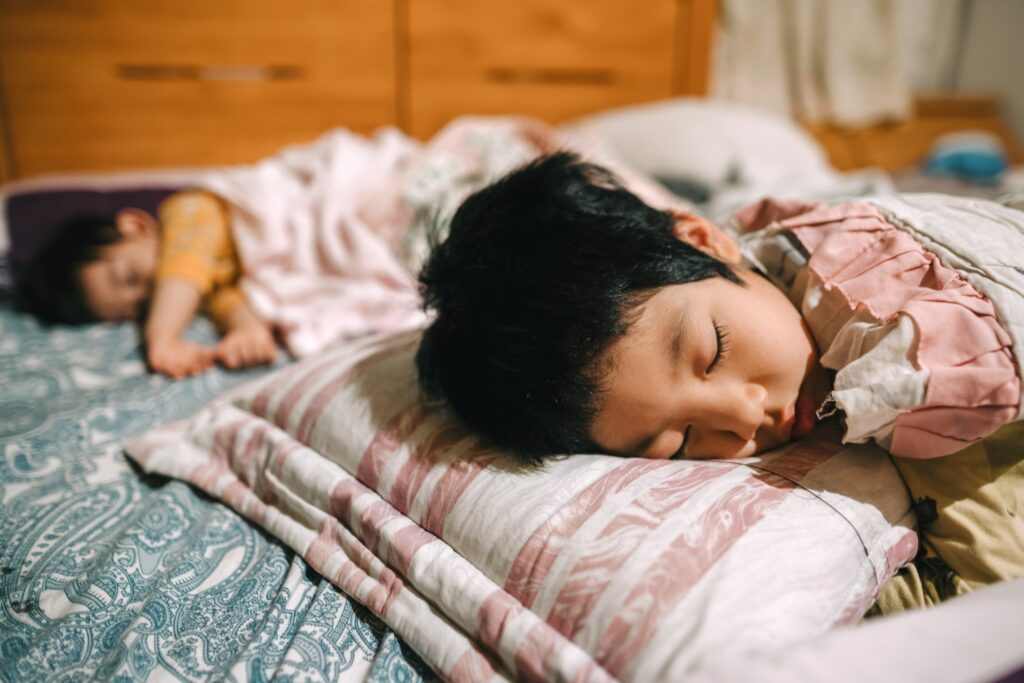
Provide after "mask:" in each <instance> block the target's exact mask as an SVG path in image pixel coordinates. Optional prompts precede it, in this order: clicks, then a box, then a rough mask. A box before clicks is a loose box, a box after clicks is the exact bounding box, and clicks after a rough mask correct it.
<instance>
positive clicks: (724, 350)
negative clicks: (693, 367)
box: [706, 320, 730, 374]
mask: <svg viewBox="0 0 1024 683" xmlns="http://www.w3.org/2000/svg"><path fill="white" fill-rule="evenodd" d="M711 324H712V325H714V326H715V356H714V358H712V359H711V364H710V365H708V369H707V370H706V372H707V373H708V374H710V373H711V371H713V370H714V369H715V368H716V367H718V366H719V365H721V363H722V361H723V360H725V357H726V356H727V355H728V353H729V346H730V342H729V331H728V330H727V329H725V326H723V325H721V324H719V323H718V321H717V320H713V321H712V323H711Z"/></svg>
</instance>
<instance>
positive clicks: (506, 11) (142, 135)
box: [0, 0, 716, 180]
mask: <svg viewBox="0 0 1024 683" xmlns="http://www.w3.org/2000/svg"><path fill="white" fill-rule="evenodd" d="M715 5H716V2H715V0H635V1H634V2H625V0H562V1H561V2H558V3H552V2H550V1H549V0H513V1H510V2H501V3H497V2H494V3H492V2H480V1H479V0H292V1H291V2H288V3H284V2H252V1H251V0H217V1H216V2H209V1H208V0H138V1H133V2H124V1H123V0H47V2H39V1H38V0H4V2H3V3H0V155H2V158H0V180H4V179H11V178H15V177H26V176H31V175H36V174H40V173H47V172H57V171H79V170H89V171H91V170H106V169H124V168H140V167H163V166H206V165H212V164H227V163H240V162H246V161H253V160H255V159H258V158H260V157H261V156H264V155H266V154H269V153H271V152H273V151H274V150H276V149H278V148H280V147H281V146H283V145H286V144H289V143H294V142H301V141H306V140H310V139H312V138H314V137H316V136H317V135H319V134H320V133H322V132H323V131H324V130H327V129H328V128H331V127H334V126H345V127H348V128H351V129H353V130H355V131H358V132H361V133H368V132H370V131H372V130H373V129H375V128H377V127H380V126H384V125H394V126H399V127H401V128H402V129H404V130H406V131H407V132H409V133H411V134H413V135H415V136H417V137H421V138H425V137H427V136H429V135H431V134H433V133H434V132H436V131H437V130H438V129H439V128H440V127H442V126H443V125H444V124H445V123H446V122H447V121H448V120H450V119H451V118H452V117H453V116H457V115H459V114H466V113H479V114H499V113H501V114H504V113H522V114H529V115H533V116H537V117H539V118H542V119H544V120H547V121H551V122H557V121H562V120H565V119H568V118H572V117H575V116H578V115H581V114H585V113H589V112H592V111H597V110H600V109H606V108H609V107H613V106H619V105H624V104H630V103H635V102H644V101H650V100H656V99H662V98H665V97H670V96H672V95H679V94H704V93H705V92H706V89H707V81H708V73H709V64H710V52H711V38H712V35H713V27H714V22H715V16H714V8H715Z"/></svg>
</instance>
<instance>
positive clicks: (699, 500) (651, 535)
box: [128, 332, 917, 683]
mask: <svg viewBox="0 0 1024 683" xmlns="http://www.w3.org/2000/svg"><path fill="white" fill-rule="evenodd" d="M417 343H418V333H416V332H409V333H403V334H400V335H398V336H396V337H385V338H380V339H367V340H361V341H358V342H353V343H348V344H345V345H343V346H337V347H332V348H330V349H328V350H326V351H325V352H324V353H321V354H317V355H315V356H312V357H309V358H307V359H305V360H303V361H302V362H300V363H298V364H295V365H293V366H290V367H289V368H286V369H284V370H283V371H281V372H279V373H275V375H273V376H271V377H268V378H267V379H266V380H264V381H261V382H258V383H256V384H254V385H251V386H249V387H248V388H246V389H244V390H242V391H240V392H238V393H236V394H234V395H233V396H230V397H225V398H223V399H221V400H219V401H218V402H216V403H214V404H213V405H211V406H210V407H209V408H208V409H206V410H204V411H203V412H201V413H200V414H199V415H197V416H196V417H195V418H194V419H193V420H192V421H191V422H189V423H182V424H177V425H170V426H168V427H166V428H163V429H161V430H157V431H154V432H151V433H150V434H148V435H146V436H144V437H142V438H141V439H139V440H138V441H136V442H133V443H131V444H129V446H128V452H129V454H130V455H131V457H133V458H134V459H135V460H136V461H138V462H139V463H140V465H141V466H142V467H143V468H144V469H145V470H147V471H150V472H157V473H161V474H165V475H168V476H172V477H177V478H180V479H184V480H186V481H189V482H191V483H192V484H194V485H195V486H198V487H199V488H201V489H203V490H204V491H206V492H207V493H209V494H210V495H211V496H214V497H215V498H218V499H220V500H223V501H224V502H225V503H227V504H228V505H230V506H232V507H233V508H234V509H236V510H238V511H239V512H240V513H241V514H243V515H245V516H246V517H248V518H249V519H250V520H252V521H253V522H255V523H257V524H259V525H261V526H262V527H263V528H265V529H266V530H267V531H268V532H269V533H271V534H272V535H274V536H276V537H277V538H280V539H281V540H282V541H283V542H284V543H286V544H288V545H289V546H290V547H292V548H294V549H295V550H296V551H297V552H298V553H299V554H301V555H302V556H303V557H304V558H305V559H306V561H307V562H309V564H310V565H311V566H312V567H313V568H314V569H316V570H317V571H318V572H320V573H322V574H323V575H324V576H325V577H327V578H328V579H330V580H331V581H332V582H334V583H335V584H337V585H338V586H340V587H341V588H342V589H343V590H345V591H346V592H347V593H348V594H350V595H352V596H353V597H354V598H355V599H357V600H359V601H360V602H362V603H364V604H365V605H367V606H368V607H369V608H370V609H371V610H373V611H374V612H375V613H376V614H378V615H379V616H380V617H381V619H382V620H383V621H384V622H385V623H387V624H388V625H389V626H390V627H391V628H393V629H394V630H395V631H396V632H397V633H398V634H399V635H401V636H402V638H403V639H404V640H405V641H406V642H408V643H409V644H410V645H411V646H412V647H413V648H415V649H416V651H417V652H418V653H420V654H421V655H422V656H423V658H424V659H425V660H426V661H427V662H428V663H429V664H430V665H431V666H432V667H433V668H434V669H435V670H436V671H437V672H438V673H439V674H440V675H441V676H442V677H443V678H445V679H447V680H453V681H481V680H489V679H493V680H504V679H518V680H534V681H551V680H560V681H608V680H615V679H617V680H623V681H637V682H641V681H642V682H645V683H646V682H649V681H657V680H666V681H672V680H681V679H683V678H684V677H686V676H688V675H689V674H690V673H692V672H694V671H697V670H699V669H700V668H702V667H703V666H706V665H710V664H711V663H712V662H714V661H720V660H721V659H723V658H735V657H737V656H743V655H745V654H747V653H751V652H755V651H756V652H769V651H772V650H776V649H779V648H785V647H788V646H789V645H791V644H792V643H794V642H798V641H800V640H802V639H804V638H807V637H811V636H814V635H818V634H821V633H823V632H824V631H826V630H828V629H829V628H831V627H833V626H835V625H839V624H849V623H854V622H856V621H857V620H858V619H859V618H860V616H861V615H862V614H863V613H864V611H865V610H866V609H867V608H868V607H869V606H870V605H871V603H872V602H873V601H874V597H875V595H876V594H877V593H878V591H879V589H880V587H881V586H882V585H883V584H884V583H885V581H886V580H887V579H888V578H889V576H891V575H892V574H893V573H894V572H895V571H896V569H897V568H898V567H899V566H900V565H902V564H903V563H905V562H906V561H908V560H909V559H910V558H911V557H913V556H914V554H915V552H916V550H917V541H916V535H915V534H914V533H913V531H912V529H911V525H912V523H913V517H912V515H911V514H910V512H909V509H910V504H909V500H908V498H907V495H906V492H905V491H904V488H903V485H902V483H901V481H900V479H899V477H898V475H897V474H896V472H895V470H894V468H893V467H892V464H891V462H890V461H889V459H888V458H887V457H885V455H884V453H882V452H881V451H880V450H879V449H877V448H876V447H873V446H845V447H844V446H842V445H841V444H840V443H839V442H838V438H837V434H834V433H831V432H829V431H828V426H827V425H826V426H824V427H822V429H823V430H824V431H820V432H817V433H815V434H814V435H812V437H810V438H808V439H807V440H805V441H803V442H801V443H796V444H791V445H790V446H788V447H786V448H784V449H781V450H780V451H779V452H776V453H774V454H770V455H768V456H765V457H763V458H758V459H752V460H747V461H720V462H714V461H712V462H678V461H654V460H640V459H623V458H617V457H611V456H600V455H594V456H572V457H568V458H564V459H560V460H556V461H553V462H551V463H549V464H548V465H546V466H545V467H544V468H540V469H523V468H522V467H521V466H516V464H515V461H514V460H513V459H511V458H509V457H507V456H504V455H503V454H502V453H500V452H497V451H494V450H490V449H487V448H485V447H484V446H482V445H481V444H480V443H479V442H478V440H477V439H476V438H475V437H474V436H473V435H471V434H469V433H468V432H467V431H466V430H465V428H464V427H463V426H461V425H460V424H459V423H458V422H457V421H456V420H454V419H453V418H452V417H451V416H450V415H449V414H447V412H446V411H445V410H444V409H442V408H440V407H438V406H431V405H425V404H423V403H422V402H421V400H420V395H419V391H418V388H417V385H416V379H415V367H414V364H413V361H412V356H413V352H414V350H415V348H416V345H417Z"/></svg>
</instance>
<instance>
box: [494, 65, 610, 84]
mask: <svg viewBox="0 0 1024 683" xmlns="http://www.w3.org/2000/svg"><path fill="white" fill-rule="evenodd" d="M484 77H485V78H486V79H487V80H488V81H493V82H495V83H544V84H550V85H608V84H609V83H611V82H612V80H614V79H613V78H612V72H611V71H609V70H608V69H562V68H557V67H548V68H525V67H491V68H489V69H484Z"/></svg>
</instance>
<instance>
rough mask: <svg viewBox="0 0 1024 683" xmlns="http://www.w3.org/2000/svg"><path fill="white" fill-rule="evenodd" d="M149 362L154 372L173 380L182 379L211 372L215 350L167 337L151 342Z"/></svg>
mask: <svg viewBox="0 0 1024 683" xmlns="http://www.w3.org/2000/svg"><path fill="white" fill-rule="evenodd" d="M148 360H149V367H151V368H153V370H154V371H156V372H162V373H163V374H165V375H167V376H168V377H171V378H172V379H181V378H182V377H190V376H192V375H198V374H199V373H201V372H205V371H206V370H209V369H210V368H211V367H212V366H213V361H214V350H213V349H211V348H210V347H208V346H200V345H199V344H196V343H193V342H190V341H185V340H184V339H178V338H177V337H167V338H164V339H157V340H153V341H150V342H149V348H148Z"/></svg>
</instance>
